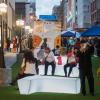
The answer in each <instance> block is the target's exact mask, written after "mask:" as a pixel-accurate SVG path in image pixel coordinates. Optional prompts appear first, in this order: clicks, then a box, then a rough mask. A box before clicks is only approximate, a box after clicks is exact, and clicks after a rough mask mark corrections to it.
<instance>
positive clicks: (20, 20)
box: [16, 19, 24, 53]
mask: <svg viewBox="0 0 100 100" xmlns="http://www.w3.org/2000/svg"><path fill="white" fill-rule="evenodd" d="M16 26H18V27H19V29H20V36H19V44H20V53H21V52H22V47H21V38H22V27H23V26H24V20H22V19H18V20H17V21H16Z"/></svg>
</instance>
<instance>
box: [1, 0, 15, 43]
mask: <svg viewBox="0 0 100 100" xmlns="http://www.w3.org/2000/svg"><path fill="white" fill-rule="evenodd" d="M2 2H4V3H6V4H7V13H6V14H4V15H2V16H1V15H0V44H1V31H2V32H3V40H4V41H6V40H7V38H9V39H10V40H11V37H12V35H13V32H14V27H15V19H14V18H15V0H0V3H2Z"/></svg>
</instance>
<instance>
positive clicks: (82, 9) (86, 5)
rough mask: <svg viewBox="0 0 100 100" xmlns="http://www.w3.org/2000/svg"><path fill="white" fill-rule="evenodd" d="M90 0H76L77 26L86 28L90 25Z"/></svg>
mask: <svg viewBox="0 0 100 100" xmlns="http://www.w3.org/2000/svg"><path fill="white" fill-rule="evenodd" d="M90 1H91V0H77V19H78V20H77V24H78V28H88V27H90V25H91V9H90V6H91V3H90Z"/></svg>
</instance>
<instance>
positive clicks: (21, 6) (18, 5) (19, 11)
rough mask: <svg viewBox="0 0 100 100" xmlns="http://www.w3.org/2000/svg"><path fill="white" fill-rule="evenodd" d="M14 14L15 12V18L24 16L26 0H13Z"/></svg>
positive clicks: (23, 17)
mask: <svg viewBox="0 0 100 100" xmlns="http://www.w3.org/2000/svg"><path fill="white" fill-rule="evenodd" d="M15 1H16V2H15V9H16V10H15V14H16V19H19V18H22V19H25V16H26V8H25V7H26V4H28V3H27V0H15Z"/></svg>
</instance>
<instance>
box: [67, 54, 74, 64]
mask: <svg viewBox="0 0 100 100" xmlns="http://www.w3.org/2000/svg"><path fill="white" fill-rule="evenodd" d="M73 62H76V58H75V55H72V56H71V57H69V58H68V63H73Z"/></svg>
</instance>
